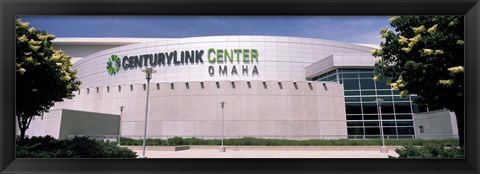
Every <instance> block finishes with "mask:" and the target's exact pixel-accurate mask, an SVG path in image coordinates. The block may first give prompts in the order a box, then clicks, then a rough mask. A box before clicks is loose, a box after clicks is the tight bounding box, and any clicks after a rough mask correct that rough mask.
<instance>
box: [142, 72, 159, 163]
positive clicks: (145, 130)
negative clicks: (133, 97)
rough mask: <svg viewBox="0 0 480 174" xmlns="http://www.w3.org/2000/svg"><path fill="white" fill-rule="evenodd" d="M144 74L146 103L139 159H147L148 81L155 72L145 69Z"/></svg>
mask: <svg viewBox="0 0 480 174" xmlns="http://www.w3.org/2000/svg"><path fill="white" fill-rule="evenodd" d="M142 72H144V73H145V74H146V77H145V78H146V79H147V103H146V104H145V125H144V128H145V129H144V130H143V153H142V156H141V157H140V158H147V156H146V155H145V142H146V141H147V116H148V97H149V94H150V79H152V74H153V73H156V72H157V71H155V70H153V69H152V68H147V69H144V70H142Z"/></svg>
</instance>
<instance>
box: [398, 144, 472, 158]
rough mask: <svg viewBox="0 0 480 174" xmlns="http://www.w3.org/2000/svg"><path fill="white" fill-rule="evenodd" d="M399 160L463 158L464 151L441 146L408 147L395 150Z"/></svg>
mask: <svg viewBox="0 0 480 174" xmlns="http://www.w3.org/2000/svg"><path fill="white" fill-rule="evenodd" d="M395 152H397V153H398V155H399V157H398V158H463V157H464V156H465V155H464V150H463V149H462V148H457V147H444V146H442V145H440V144H435V143H431V144H426V145H424V146H413V145H406V146H403V147H401V148H397V149H395Z"/></svg>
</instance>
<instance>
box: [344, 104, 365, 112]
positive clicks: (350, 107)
mask: <svg viewBox="0 0 480 174" xmlns="http://www.w3.org/2000/svg"><path fill="white" fill-rule="evenodd" d="M345 111H346V113H347V114H361V113H362V108H361V107H360V103H345Z"/></svg>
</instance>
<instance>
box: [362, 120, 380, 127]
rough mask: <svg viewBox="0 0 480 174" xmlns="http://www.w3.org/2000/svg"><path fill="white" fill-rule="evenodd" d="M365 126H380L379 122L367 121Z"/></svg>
mask: <svg viewBox="0 0 480 174" xmlns="http://www.w3.org/2000/svg"><path fill="white" fill-rule="evenodd" d="M364 124H365V126H380V125H379V122H378V121H365V122H364Z"/></svg>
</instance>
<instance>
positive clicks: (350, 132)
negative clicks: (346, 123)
mask: <svg viewBox="0 0 480 174" xmlns="http://www.w3.org/2000/svg"><path fill="white" fill-rule="evenodd" d="M347 131H348V135H363V128H347Z"/></svg>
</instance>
